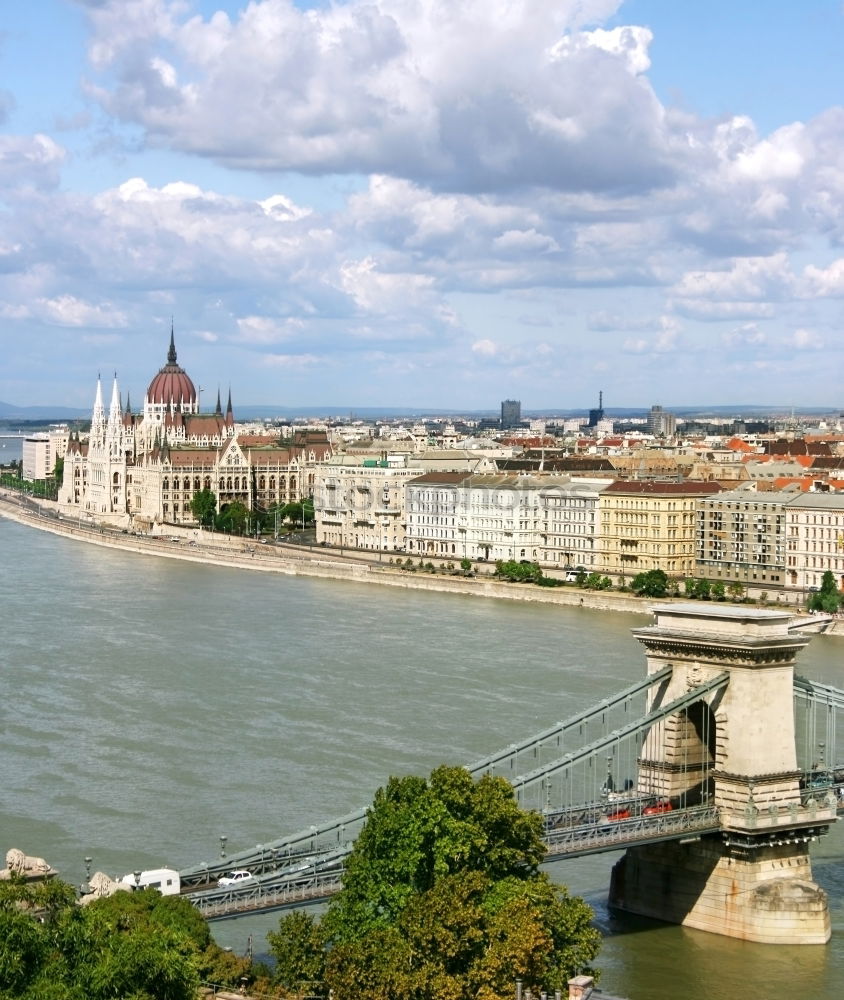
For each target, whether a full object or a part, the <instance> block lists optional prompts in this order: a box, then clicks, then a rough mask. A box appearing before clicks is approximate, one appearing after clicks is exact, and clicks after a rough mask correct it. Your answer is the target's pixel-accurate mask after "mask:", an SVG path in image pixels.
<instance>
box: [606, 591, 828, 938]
mask: <svg viewBox="0 0 844 1000" xmlns="http://www.w3.org/2000/svg"><path fill="white" fill-rule="evenodd" d="M654 612H655V624H653V625H650V626H647V627H644V628H636V629H633V634H634V635H635V636H636V638H637V639H638V640H639V641H640V642H641V643H642V644H643V645H644V647H645V650H646V652H647V662H648V673H649V674H653V673H656V672H657V671H658V670H661V669H663V668H665V667H666V666H670V667H671V668H672V675H671V678H670V680H669V681H668V682H667V684H664V685H663V686H662V687H659V686H658V687H657V688H656V690H655V691H653V692H652V694H651V696H650V705H649V707H656V706H657V705H659V704H667V703H668V702H670V701H671V700H673V699H674V698H677V697H678V696H680V695H682V694H684V693H685V692H687V691H689V690H691V689H693V688H695V687H698V686H699V685H700V684H701V683H703V682H705V681H708V680H711V679H713V678H714V677H716V676H718V675H721V674H724V673H725V672H726V673H727V674H728V682H727V684H726V686H725V687H722V688H720V689H719V690H716V691H714V692H712V693H710V694H708V695H706V696H704V697H703V698H702V699H701V701H700V702H697V703H695V704H694V705H693V706H692V708H691V709H688V710H686V711H685V712H682V713H680V714H679V715H677V716H672V717H671V719H670V720H669V724H667V725H665V726H664V727H659V728H657V727H655V728H654V729H653V730H651V732H650V733H649V734H648V736H647V737H646V739H645V743H644V745H643V749H642V756H641V760H640V766H639V787H640V790H642V791H643V792H647V793H648V794H654V793H656V794H661V795H664V796H666V797H669V798H670V799H671V800H672V801H674V802H675V803H676V802H677V801H678V800H679V802H680V804H689V805H691V804H694V803H696V802H698V801H708V802H712V803H714V805H715V806H716V807H717V808H718V810H719V815H720V823H721V831H720V832H719V833H716V834H708V835H705V836H703V837H701V838H699V839H693V840H690V841H689V842H684V841H674V842H666V843H657V844H650V845H646V846H642V847H633V848H629V849H628V850H627V852H626V854H625V856H624V857H623V858H622V859H621V860H620V861H619V862H618V863H617V864H616V865H615V867H614V868H613V873H612V881H611V885H610V904H611V905H612V906H615V907H617V908H618V909H622V910H627V911H630V912H632V913H638V914H642V915H644V916H650V917H656V918H658V919H660V920H667V921H669V922H671V923H681V924H685V925H686V926H689V927H696V928H699V929H701V930H707V931H713V932H715V933H718V934H725V935H727V936H729V937H737V938H743V939H745V940H748V941H759V942H768V943H783V944H823V943H824V942H826V941H828V940H829V937H830V918H829V908H828V904H827V897H826V893H825V892H824V891H823V890H822V889H821V888H819V886H818V885H816V883H815V882H814V881H813V880H812V870H811V865H810V861H809V848H808V845H809V843H810V841H812V840H814V839H816V838H817V837H818V836H819V835H820V834H821V833H824V832H825V831H826V830H827V829H828V827H829V824H830V823H832V822H834V821H835V819H836V815H837V814H836V806H835V801H834V798H831V797H830V798H827V797H826V795H825V793H824V792H823V790H820V791H818V792H817V793H816V794H815V795H812V794H811V792H809V793H807V792H806V791H801V788H800V775H801V772H800V771H799V770H798V766H797V751H796V744H795V726H794V694H793V684H794V660H795V657H796V656H797V654H798V653H799V652H800V650H801V649H803V647H804V646H806V645H807V643H808V641H809V637H808V636H807V635H805V634H800V633H799V632H798V633H794V632H792V631H790V630H789V626H790V625H793V623H794V619H793V617H792V615H791V614H789V613H787V612H779V611H763V610H755V609H748V610H745V609H743V608H738V607H717V606H715V607H713V606H711V605H710V606H706V605H704V606H701V605H699V604H675V605H660V606H658V607H656V608H655V609H654Z"/></svg>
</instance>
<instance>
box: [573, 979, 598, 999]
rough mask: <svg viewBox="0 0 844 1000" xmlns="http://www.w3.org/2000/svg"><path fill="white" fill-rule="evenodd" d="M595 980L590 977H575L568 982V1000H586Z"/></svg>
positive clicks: (590, 993)
mask: <svg viewBox="0 0 844 1000" xmlns="http://www.w3.org/2000/svg"><path fill="white" fill-rule="evenodd" d="M594 985H595V980H594V979H593V978H592V977H591V976H575V977H574V979H570V980H569V1000H588V998H589V997H590V996H591V995H592V987H593V986H594Z"/></svg>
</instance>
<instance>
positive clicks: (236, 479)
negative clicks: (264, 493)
mask: <svg viewBox="0 0 844 1000" xmlns="http://www.w3.org/2000/svg"><path fill="white" fill-rule="evenodd" d="M234 488H235V489H236V490H239V489H240V476H235V477H234Z"/></svg>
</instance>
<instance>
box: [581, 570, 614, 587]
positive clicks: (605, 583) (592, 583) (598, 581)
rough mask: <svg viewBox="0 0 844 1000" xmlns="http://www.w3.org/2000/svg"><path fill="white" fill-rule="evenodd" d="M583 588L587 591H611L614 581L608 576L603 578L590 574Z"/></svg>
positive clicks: (597, 574) (599, 575)
mask: <svg viewBox="0 0 844 1000" xmlns="http://www.w3.org/2000/svg"><path fill="white" fill-rule="evenodd" d="M581 586H582V587H585V589H586V590H609V589H610V587H612V580H611V579H610V578H609V577H608V576H601V574H600V573H590V574H589V575H588V576H587V577H586V579H585V580H584V581H583V583H582V584H581Z"/></svg>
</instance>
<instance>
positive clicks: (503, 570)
mask: <svg viewBox="0 0 844 1000" xmlns="http://www.w3.org/2000/svg"><path fill="white" fill-rule="evenodd" d="M495 573H496V576H499V577H500V578H501V579H502V580H509V581H510V582H512V583H539V581H540V580H541V579H542V578H543V573H542V570H541V569H540V567H539V565H538V564H537V563H532V562H516V560H515V559H508V560H507V562H502V560H500V559H499V560H498V561H497V562H496V564H495Z"/></svg>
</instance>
